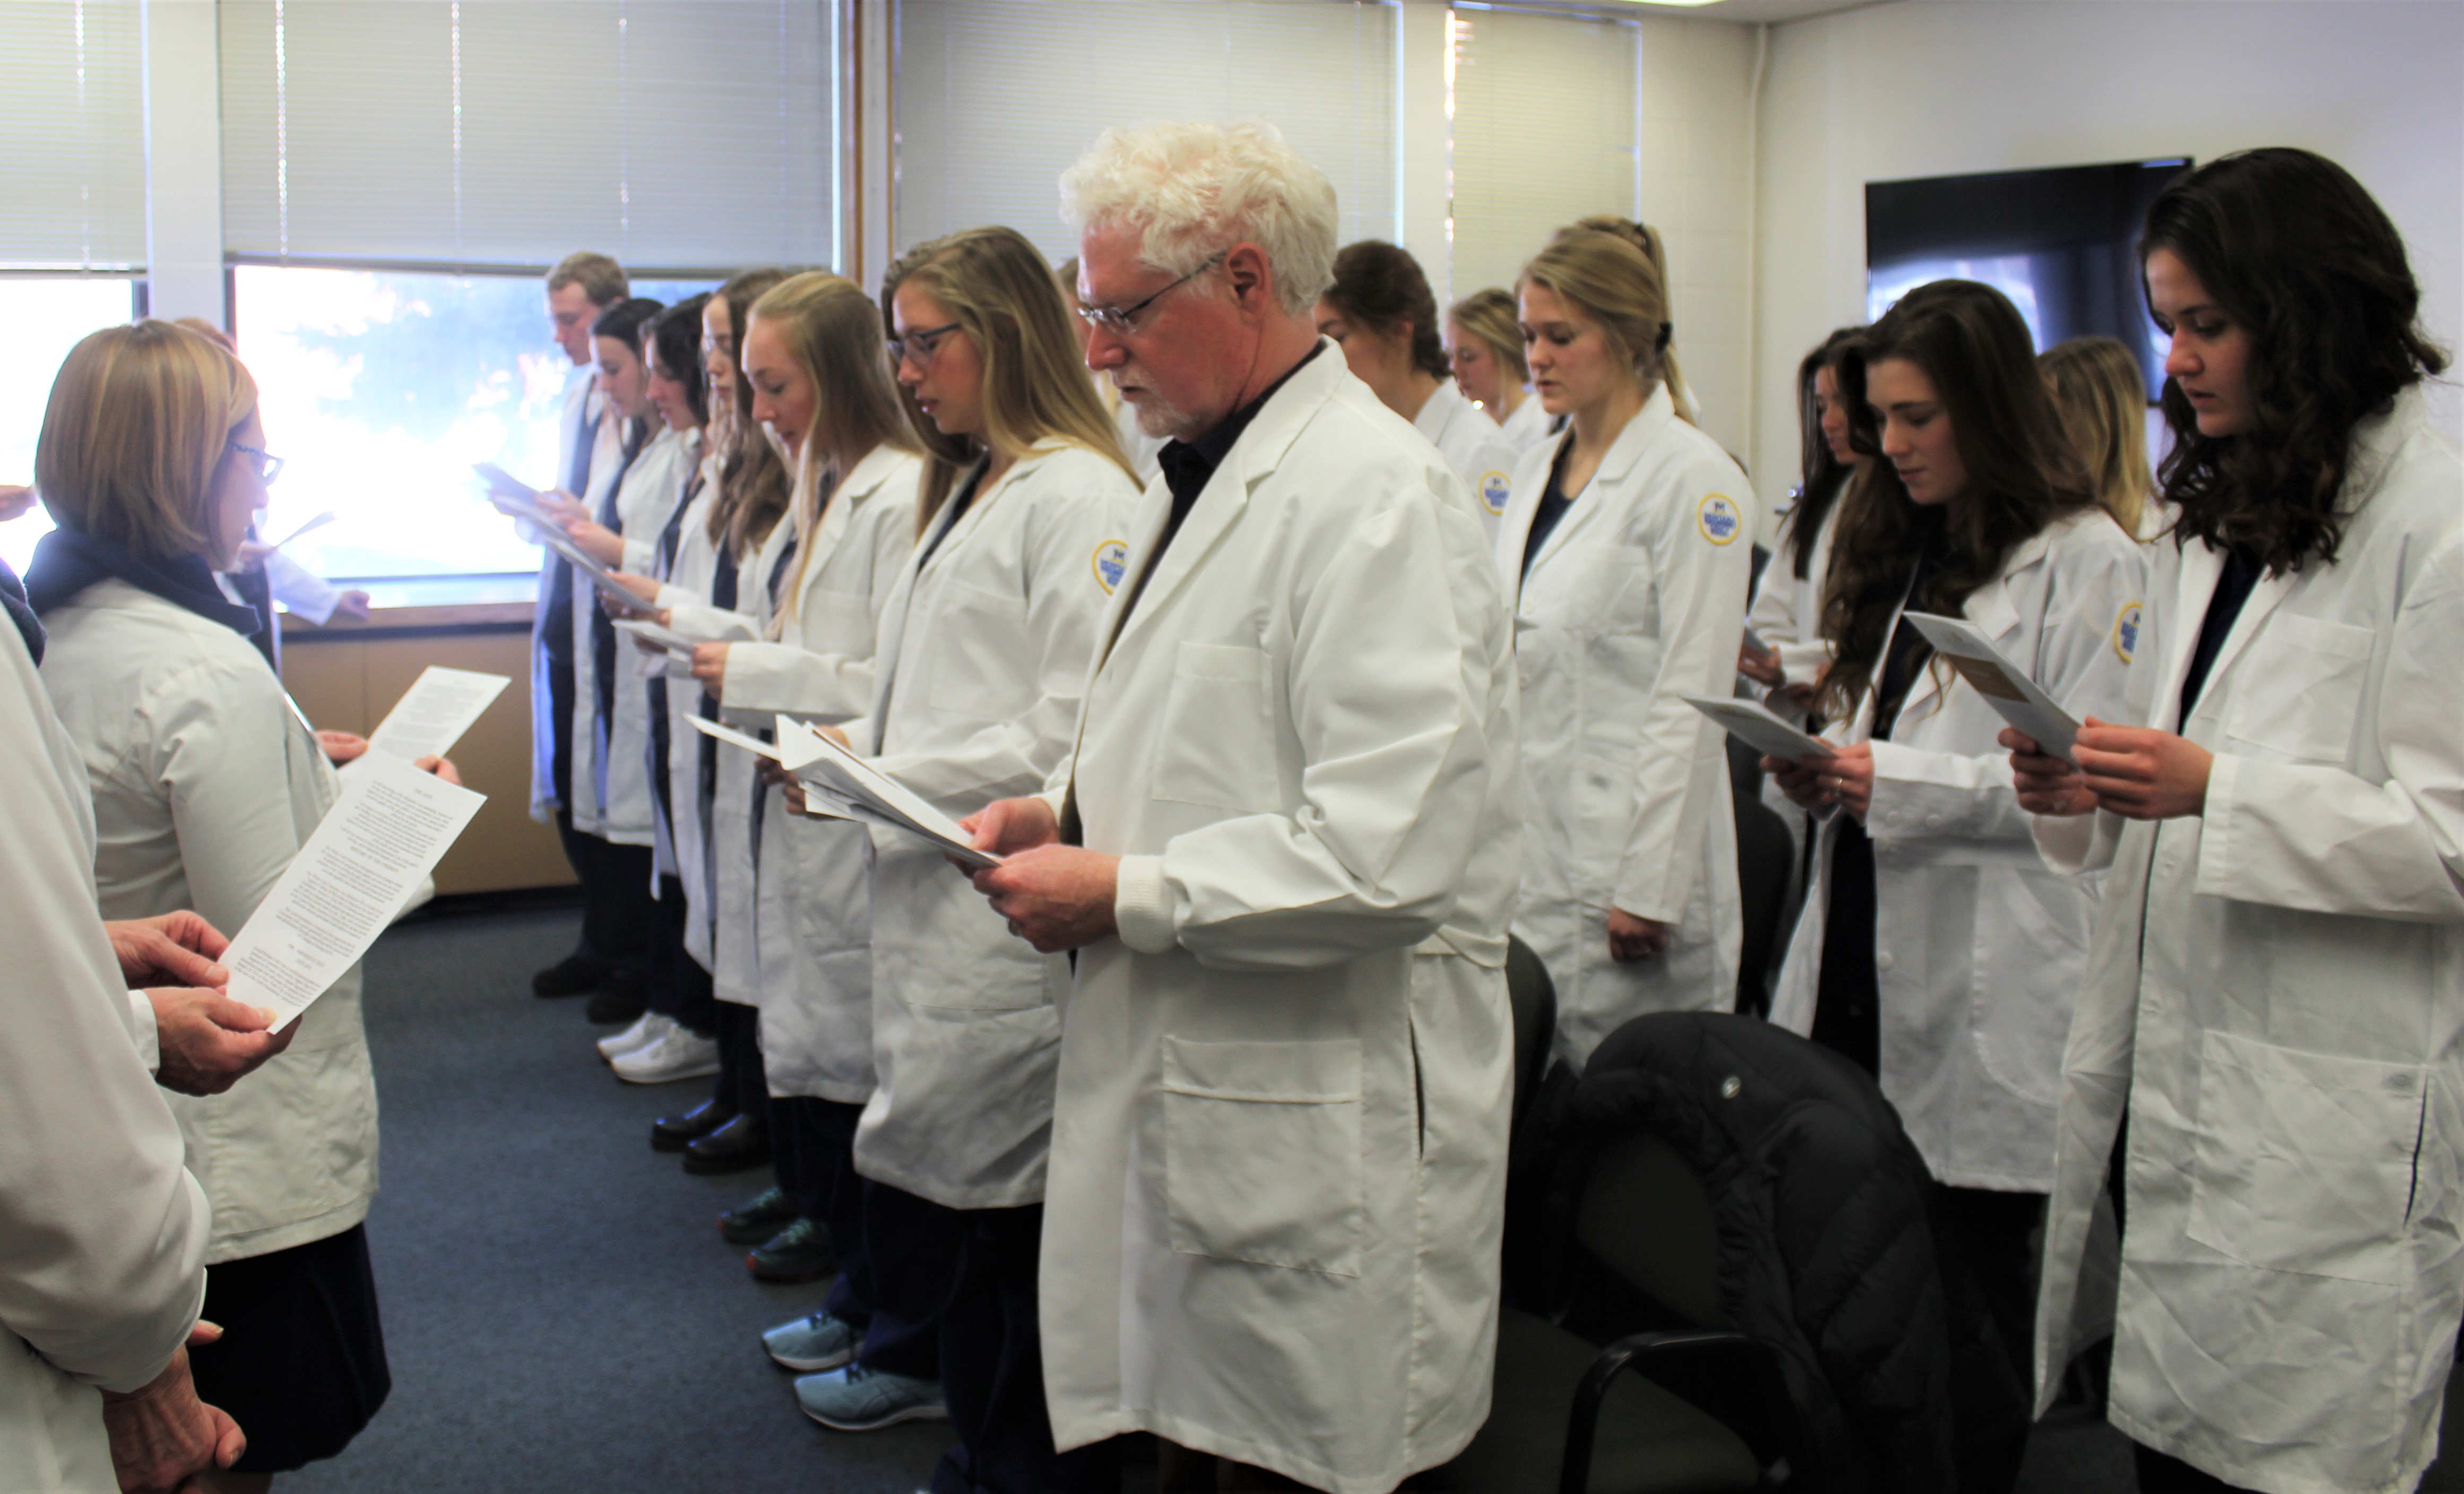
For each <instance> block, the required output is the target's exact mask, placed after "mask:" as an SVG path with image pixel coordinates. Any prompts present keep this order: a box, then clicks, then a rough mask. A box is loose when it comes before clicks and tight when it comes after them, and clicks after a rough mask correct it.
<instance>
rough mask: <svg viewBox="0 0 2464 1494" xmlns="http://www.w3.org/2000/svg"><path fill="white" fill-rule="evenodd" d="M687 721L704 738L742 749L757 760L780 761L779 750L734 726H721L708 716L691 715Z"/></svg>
mask: <svg viewBox="0 0 2464 1494" xmlns="http://www.w3.org/2000/svg"><path fill="white" fill-rule="evenodd" d="M685 719H686V720H688V721H691V722H692V723H693V730H694V731H696V732H699V733H701V734H702V735H703V736H708V737H712V738H714V739H715V740H718V741H722V742H725V743H727V744H728V745H729V746H730V747H741V748H743V749H744V750H745V751H746V752H749V753H751V754H753V756H755V757H757V758H769V759H770V760H771V761H772V762H777V761H778V760H779V749H778V748H776V747H773V746H772V745H770V744H769V743H768V742H765V741H763V740H762V739H761V738H760V737H759V736H751V735H749V734H747V733H744V732H739V731H737V729H736V728H734V727H732V726H721V725H719V724H718V723H717V722H716V721H714V720H712V719H711V718H710V717H708V716H706V715H689V716H687V717H685Z"/></svg>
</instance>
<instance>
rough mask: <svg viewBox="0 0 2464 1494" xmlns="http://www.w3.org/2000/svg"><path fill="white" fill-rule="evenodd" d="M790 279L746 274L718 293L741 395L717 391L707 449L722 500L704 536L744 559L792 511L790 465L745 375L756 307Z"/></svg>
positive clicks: (780, 272) (765, 273)
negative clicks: (748, 330) (747, 335)
mask: <svg viewBox="0 0 2464 1494" xmlns="http://www.w3.org/2000/svg"><path fill="white" fill-rule="evenodd" d="M786 278H787V272H786V271H784V270H768V269H764V270H742V271H738V272H737V273H736V274H735V275H730V276H728V278H727V283H726V284H724V285H722V286H720V287H719V288H718V289H717V290H716V291H715V292H714V293H713V298H714V299H716V300H718V301H720V302H722V303H724V304H725V305H726V307H727V328H728V333H727V335H728V341H731V342H733V343H735V344H736V346H735V348H734V349H733V350H732V351H730V352H728V353H727V354H726V355H725V356H726V357H727V359H728V363H729V366H730V368H731V369H732V370H733V371H734V373H735V375H736V382H735V383H736V392H735V394H734V396H733V397H731V398H728V399H720V398H718V397H717V393H716V391H715V390H713V391H711V398H710V428H709V433H708V434H707V435H706V436H705V437H704V438H703V441H704V448H703V449H704V450H709V451H713V452H715V453H716V454H717V456H718V499H717V501H716V502H715V503H713V504H712V505H711V506H710V519H709V522H708V524H707V525H706V526H705V527H704V529H703V531H702V532H703V533H704V534H706V535H708V536H709V537H710V542H711V543H712V544H713V545H714V546H715V547H717V548H718V549H720V550H722V551H724V552H726V553H727V554H729V555H732V556H735V557H737V559H739V560H741V559H742V558H743V557H745V556H749V555H751V554H752V553H753V552H754V551H756V550H758V549H759V548H760V547H761V541H762V540H764V539H766V538H769V537H770V529H771V526H772V525H774V524H776V523H778V522H779V520H780V519H781V517H783V516H785V515H786V512H787V499H788V496H789V488H790V486H791V481H792V480H791V479H790V478H789V476H788V474H787V464H786V463H785V462H784V461H782V460H781V459H780V456H779V452H778V451H777V450H776V449H775V448H773V447H772V446H771V445H770V438H769V436H768V434H767V433H766V432H764V431H763V430H762V428H761V423H760V422H759V421H758V420H755V419H754V418H753V381H752V380H750V379H747V378H746V377H744V329H745V327H746V326H748V325H750V324H751V322H752V320H753V308H754V306H755V305H757V304H758V303H759V301H760V299H761V297H763V296H765V295H767V294H768V293H769V292H770V290H771V289H772V288H773V287H775V286H777V285H778V284H779V282H781V280H784V279H786Z"/></svg>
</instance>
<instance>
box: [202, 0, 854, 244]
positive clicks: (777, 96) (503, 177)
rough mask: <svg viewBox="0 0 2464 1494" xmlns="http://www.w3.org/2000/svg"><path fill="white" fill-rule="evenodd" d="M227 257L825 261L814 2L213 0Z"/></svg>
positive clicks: (826, 201) (828, 149)
mask: <svg viewBox="0 0 2464 1494" xmlns="http://www.w3.org/2000/svg"><path fill="white" fill-rule="evenodd" d="M221 17H222V98H223V193H224V198H223V221H224V232H225V235H226V240H227V243H228V246H229V248H230V249H231V252H232V253H235V254H240V255H245V256H250V257H271V258H276V259H281V258H294V259H302V260H308V261H312V262H313V261H318V260H345V261H347V260H382V261H393V262H409V263H425V264H434V265H448V266H451V265H466V264H468V265H543V264H549V263H553V262H554V261H555V260H557V259H558V258H560V257H561V256H562V255H563V254H565V253H569V252H571V251H573V250H577V249H592V250H598V251H600V252H602V253H610V254H614V255H616V256H617V258H619V259H620V260H622V261H624V262H625V263H627V265H634V264H639V265H642V266H645V267H664V268H673V269H684V268H692V269H709V270H728V269H736V268H740V267H744V266H750V265H764V264H785V265H818V264H826V263H829V262H830V261H831V260H832V259H834V258H835V256H836V247H837V213H836V209H835V204H836V201H837V183H836V178H835V168H836V145H837V143H836V129H835V121H836V119H837V100H836V95H835V88H834V78H835V77H837V70H836V69H835V67H834V66H833V60H834V53H835V51H836V50H837V48H838V46H839V38H838V37H837V36H836V35H835V34H834V33H833V31H832V23H831V10H830V8H829V6H828V5H827V4H826V3H825V0H387V3H386V4H384V5H363V4H355V3H348V0H222V4H221Z"/></svg>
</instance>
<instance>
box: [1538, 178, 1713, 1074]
mask: <svg viewBox="0 0 2464 1494" xmlns="http://www.w3.org/2000/svg"><path fill="white" fill-rule="evenodd" d="M1626 227H1628V228H1629V229H1631V228H1633V225H1630V224H1629V225H1627V226H1626ZM1637 232H1638V233H1639V232H1640V231H1639V230H1637ZM1517 290H1518V295H1519V299H1520V304H1521V316H1522V328H1523V338H1524V347H1525V356H1526V357H1527V358H1528V359H1529V363H1530V368H1531V378H1532V387H1533V390H1534V392H1535V397H1537V398H1538V399H1539V400H1540V401H1541V402H1542V404H1543V405H1544V406H1546V407H1547V408H1548V410H1549V412H1550V413H1551V414H1552V415H1563V416H1565V417H1566V428H1565V429H1564V430H1563V431H1562V432H1561V433H1559V434H1558V435H1557V436H1555V437H1553V438H1552V439H1551V440H1549V441H1547V442H1544V443H1543V444H1541V445H1539V446H1537V447H1534V448H1533V449H1531V450H1529V451H1528V452H1526V453H1524V456H1523V460H1522V464H1521V466H1520V467H1519V468H1518V469H1517V470H1516V472H1515V474H1514V497H1513V501H1512V502H1511V503H1510V504H1509V505H1508V506H1507V511H1506V516H1505V519H1504V520H1503V523H1502V525H1501V528H1500V531H1499V535H1498V552H1497V558H1498V564H1499V568H1500V569H1501V571H1503V573H1504V575H1505V579H1506V584H1507V589H1508V591H1509V593H1512V594H1515V595H1517V596H1518V597H1519V601H1518V604H1517V606H1516V613H1517V620H1516V630H1517V633H1518V634H1519V637H1518V638H1517V641H1516V646H1515V653H1516V656H1517V659H1518V662H1519V664H1520V666H1521V672H1522V685H1523V774H1524V784H1525V787H1524V793H1523V804H1524V817H1525V818H1524V841H1523V889H1522V905H1521V911H1520V912H1518V913H1517V914H1516V916H1515V920H1514V932H1515V933H1516V934H1520V935H1522V937H1523V939H1524V941H1525V942H1527V943H1529V945H1530V946H1531V947H1532V949H1533V950H1535V951H1536V952H1538V954H1539V956H1540V957H1541V959H1542V960H1543V961H1544V962H1545V963H1546V964H1547V965H1548V967H1549V973H1550V975H1551V977H1553V978H1554V979H1555V981H1556V987H1557V1036H1556V1051H1557V1053H1558V1056H1559V1057H1560V1058H1562V1059H1564V1060H1565V1061H1566V1062H1567V1063H1569V1064H1573V1065H1577V1066H1579V1065H1580V1064H1581V1063H1582V1062H1583V1061H1584V1060H1585V1059H1587V1058H1589V1057H1590V1056H1591V1051H1592V1049H1593V1048H1594V1047H1595V1046H1596V1045H1597V1044H1598V1043H1599V1041H1600V1040H1601V1039H1602V1038H1605V1037H1607V1036H1608V1035H1609V1034H1610V1033H1611V1032H1613V1031H1615V1030H1616V1029H1617V1027H1618V1026H1620V1025H1622V1024H1623V1023H1624V1022H1626V1021H1627V1020H1628V1019H1630V1018H1634V1017H1639V1016H1640V1015H1642V1014H1643V1013H1645V1012H1657V1011H1683V1010H1698V1011H1699V1010H1722V1011H1725V1010H1727V1009H1728V1008H1729V1007H1730V1006H1731V1005H1732V1004H1733V1003H1734V1001H1735V999H1736V984H1737V965H1738V956H1739V944H1740V941H1741V939H1742V937H1743V931H1742V917H1743V912H1742V910H1741V908H1740V906H1739V902H1738V897H1737V857H1736V826H1735V821H1734V819H1733V818H1732V811H1731V809H1730V806H1729V803H1728V766H1727V752H1726V749H1725V746H1724V740H1725V739H1724V737H1723V736H1722V734H1721V732H1720V729H1719V728H1717V727H1715V726H1713V725H1712V724H1711V723H1710V722H1709V721H1708V720H1707V719H1705V717H1704V716H1703V715H1702V714H1700V713H1698V712H1697V711H1695V710H1694V708H1693V707H1691V706H1689V705H1687V704H1686V703H1685V702H1684V700H1683V696H1686V695H1725V694H1727V693H1728V692H1729V690H1730V688H1731V682H1732V680H1733V678H1734V675H1735V671H1736V664H1737V643H1738V638H1739V635H1740V634H1741V632H1742V630H1743V619H1744V616H1745V610H1746V582H1747V576H1748V572H1749V569H1750V564H1749V556H1750V555H1751V553H1752V550H1753V535H1752V532H1751V530H1750V528H1749V525H1750V523H1751V518H1750V516H1751V515H1752V514H1753V513H1754V499H1753V494H1752V492H1751V491H1750V490H1749V488H1748V487H1747V485H1746V478H1745V473H1743V472H1739V471H1738V470H1737V464H1736V463H1735V462H1733V461H1731V460H1729V458H1728V456H1727V453H1726V452H1724V451H1722V450H1720V449H1719V447H1718V446H1717V445H1716V444H1715V443H1713V442H1712V440H1711V438H1710V437H1708V436H1706V435H1705V434H1704V433H1703V432H1702V431H1700V430H1698V429H1696V428H1694V427H1693V426H1692V425H1691V424H1689V423H1687V422H1686V421H1685V420H1684V419H1683V418H1682V416H1681V415H1680V413H1679V406H1678V403H1677V400H1676V398H1675V395H1674V391H1673V390H1672V389H1671V387H1670V385H1669V384H1668V383H1667V380H1666V375H1667V374H1668V373H1669V372H1671V370H1670V368H1669V366H1668V363H1667V354H1668V343H1669V322H1668V302H1667V298H1666V296H1665V294H1664V292H1663V290H1662V282H1661V275H1660V271H1659V268H1658V266H1657V265H1655V264H1654V263H1653V261H1652V260H1651V259H1650V258H1648V257H1647V256H1646V255H1645V253H1643V251H1642V250H1640V249H1639V248H1637V247H1636V240H1635V238H1633V237H1631V236H1629V235H1627V234H1625V233H1621V232H1609V231H1601V230H1596V229H1589V228H1576V229H1570V230H1568V231H1565V232H1564V233H1562V234H1560V235H1558V237H1557V239H1556V241H1555V242H1553V243H1551V245H1550V246H1549V247H1548V248H1547V249H1544V250H1542V251H1541V252H1540V253H1539V254H1538V256H1537V257H1535V258H1534V259H1533V260H1532V261H1531V263H1530V264H1529V265H1528V266H1526V267H1525V269H1524V272H1523V275H1522V279H1521V281H1520V283H1519V285H1518V287H1517Z"/></svg>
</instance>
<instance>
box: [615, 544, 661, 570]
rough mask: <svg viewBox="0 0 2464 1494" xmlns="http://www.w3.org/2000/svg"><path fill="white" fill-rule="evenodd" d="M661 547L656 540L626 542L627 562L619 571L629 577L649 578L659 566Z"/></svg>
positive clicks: (620, 566) (625, 561)
mask: <svg viewBox="0 0 2464 1494" xmlns="http://www.w3.org/2000/svg"><path fill="white" fill-rule="evenodd" d="M658 563H659V545H658V541H657V539H656V538H649V539H631V538H628V539H627V540H626V541H625V560H624V563H623V564H622V565H619V566H618V567H617V569H619V570H621V571H623V572H624V573H625V574H626V575H627V576H648V575H649V574H650V572H651V571H652V570H653V569H655V568H656V567H657V566H658Z"/></svg>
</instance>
